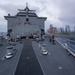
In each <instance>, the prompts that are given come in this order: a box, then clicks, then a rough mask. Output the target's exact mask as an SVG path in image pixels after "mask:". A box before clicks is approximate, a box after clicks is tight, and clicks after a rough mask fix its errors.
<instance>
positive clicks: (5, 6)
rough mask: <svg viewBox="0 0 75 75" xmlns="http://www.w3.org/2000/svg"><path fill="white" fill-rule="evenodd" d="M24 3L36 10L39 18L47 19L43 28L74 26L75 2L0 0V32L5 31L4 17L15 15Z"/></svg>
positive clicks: (72, 0)
mask: <svg viewBox="0 0 75 75" xmlns="http://www.w3.org/2000/svg"><path fill="white" fill-rule="evenodd" d="M26 2H28V6H29V8H30V9H34V10H36V13H37V14H38V16H39V17H42V16H43V17H47V20H46V22H45V28H46V29H47V28H48V27H49V25H50V24H53V25H54V26H56V27H65V25H70V27H71V28H72V29H73V28H74V26H75V0H0V31H7V21H6V20H5V19H4V16H6V15H8V13H10V14H11V15H13V16H14V15H15V14H16V13H17V12H18V9H24V8H25V7H26Z"/></svg>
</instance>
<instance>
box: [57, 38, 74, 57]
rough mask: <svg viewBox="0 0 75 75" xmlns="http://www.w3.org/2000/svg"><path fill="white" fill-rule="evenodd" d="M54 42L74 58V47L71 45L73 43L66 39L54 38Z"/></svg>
mask: <svg viewBox="0 0 75 75" xmlns="http://www.w3.org/2000/svg"><path fill="white" fill-rule="evenodd" d="M56 41H57V42H59V43H60V44H61V45H62V46H63V47H64V48H66V49H67V50H68V51H69V52H70V53H71V54H73V55H74V56H75V45H74V44H72V43H71V42H73V43H75V41H73V40H70V39H67V38H56Z"/></svg>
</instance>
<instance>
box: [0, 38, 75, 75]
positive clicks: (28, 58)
mask: <svg viewBox="0 0 75 75" xmlns="http://www.w3.org/2000/svg"><path fill="white" fill-rule="evenodd" d="M3 43H4V45H3V46H2V47H0V75H75V58H74V57H72V56H70V55H68V53H67V51H66V50H65V49H64V48H63V47H62V46H61V45H60V44H59V43H58V42H56V44H55V45H53V44H52V43H50V42H49V39H48V38H46V39H45V41H44V42H42V43H44V44H46V50H47V51H48V54H47V55H43V54H42V51H41V49H40V48H39V43H37V42H36V41H31V40H28V39H27V40H24V42H23V44H20V43H17V45H16V48H17V52H16V54H15V56H14V57H12V58H11V59H7V60H3V56H4V55H5V53H6V46H7V45H6V41H3Z"/></svg>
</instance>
